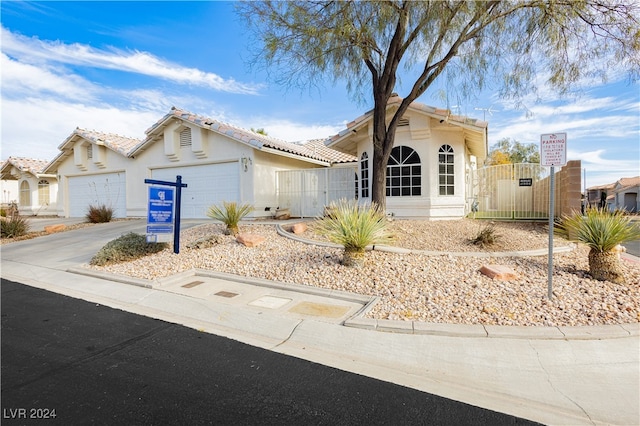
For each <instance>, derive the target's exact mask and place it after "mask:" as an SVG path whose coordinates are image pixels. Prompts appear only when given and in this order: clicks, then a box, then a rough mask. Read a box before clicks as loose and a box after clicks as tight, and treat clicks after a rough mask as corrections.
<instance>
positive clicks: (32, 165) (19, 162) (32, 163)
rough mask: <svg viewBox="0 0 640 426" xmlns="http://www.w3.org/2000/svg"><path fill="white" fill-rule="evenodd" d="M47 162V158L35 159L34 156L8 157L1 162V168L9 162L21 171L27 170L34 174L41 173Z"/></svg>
mask: <svg viewBox="0 0 640 426" xmlns="http://www.w3.org/2000/svg"><path fill="white" fill-rule="evenodd" d="M48 163H49V162H48V161H47V160H37V159H34V158H25V157H9V158H8V159H7V160H6V161H4V162H3V163H2V169H4V168H5V167H8V165H9V164H10V165H12V166H13V167H15V168H16V169H18V170H20V171H22V172H29V173H31V174H32V175H34V176H35V175H37V174H40V173H42V171H43V170H44V168H45V167H46V166H47V164H48Z"/></svg>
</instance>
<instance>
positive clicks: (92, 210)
mask: <svg viewBox="0 0 640 426" xmlns="http://www.w3.org/2000/svg"><path fill="white" fill-rule="evenodd" d="M85 217H86V219H87V222H90V223H106V222H111V219H112V218H113V208H111V207H107V206H106V205H104V204H102V205H99V206H89V209H88V210H87V214H86V216H85Z"/></svg>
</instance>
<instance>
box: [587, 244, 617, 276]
mask: <svg viewBox="0 0 640 426" xmlns="http://www.w3.org/2000/svg"><path fill="white" fill-rule="evenodd" d="M619 256H620V255H619V254H618V253H617V252H615V251H604V252H602V251H598V250H594V249H591V250H590V251H589V273H590V274H591V276H592V277H593V278H594V279H596V280H599V281H611V282H613V283H618V284H621V283H624V276H623V272H622V264H621V263H620V257H619Z"/></svg>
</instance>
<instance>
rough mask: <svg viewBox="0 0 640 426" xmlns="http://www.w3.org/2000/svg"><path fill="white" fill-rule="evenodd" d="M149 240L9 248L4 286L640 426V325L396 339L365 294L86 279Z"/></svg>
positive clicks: (81, 240) (93, 236) (438, 329)
mask: <svg viewBox="0 0 640 426" xmlns="http://www.w3.org/2000/svg"><path fill="white" fill-rule="evenodd" d="M195 224H197V223H196V222H194V223H192V224H190V225H189V226H191V225H195ZM144 229H145V223H144V221H143V220H140V221H121V222H114V223H110V224H102V225H96V226H92V227H89V228H83V229H78V230H74V231H68V232H64V233H60V234H52V235H48V236H44V237H40V238H37V239H33V240H26V241H21V242H16V243H12V244H8V245H3V246H1V247H0V250H1V254H2V271H1V275H2V277H3V278H5V279H8V280H13V281H18V282H22V283H25V284H28V285H32V286H35V287H39V288H43V289H46V290H50V291H54V292H56V293H61V294H65V295H68V296H72V297H77V298H81V299H84V300H88V301H91V302H94V303H99V304H102V305H106V306H111V307H113V308H116V309H122V310H126V311H129V312H133V313H137V314H141V315H146V316H149V317H153V318H158V319H162V320H165V321H169V322H172V323H178V324H183V325H186V326H188V327H192V328H195V329H199V330H202V331H205V332H210V333H215V334H218V335H222V336H226V337H229V338H232V339H235V340H239V341H242V342H245V343H248V344H252V345H256V346H259V347H262V348H267V349H270V350H273V351H276V352H280V353H283V354H288V355H292V356H296V357H299V358H303V359H307V360H310V361H313V362H318V363H321V364H325V365H329V366H332V367H336V368H340V369H343V370H347V371H351V372H355V373H359V374H363V375H366V376H370V377H374V378H377V379H381V380H386V381H389V382H393V383H397V384H400V385H403V386H408V387H412V388H415V389H419V390H422V391H425V392H429V393H433V394H437V395H440V396H444V397H447V398H451V399H455V400H458V401H462V402H466V403H469V404H472V405H476V406H480V407H484V408H487V409H491V410H495V411H500V412H504V413H508V414H512V415H515V416H519V417H523V418H527V419H530V420H535V421H538V422H542V423H545V424H571V425H576V424H619V425H634V424H639V419H640V412H639V407H638V401H639V400H640V395H639V393H640V350H639V349H638V348H639V347H640V327H639V325H638V324H633V325H626V326H612V327H575V328H571V327H569V328H567V327H561V328H554V327H551V328H544V327H534V328H531V327H488V326H485V327H482V326H480V327H482V329H483V330H484V332H482V333H480V334H476V332H477V331H478V329H477V328H476V329H473V330H469V329H468V327H469V326H461V325H457V326H456V325H431V326H430V327H429V326H425V329H424V330H421V332H423V333H424V334H407V333H393V332H385V331H382V330H385V328H384V327H380V326H379V325H378V326H377V328H367V327H364V328H359V327H358V323H359V322H361V321H363V319H362V318H361V316H360V315H359V314H361V313H362V312H363V310H365V309H366V306H367V305H368V303H370V302H371V299H370V298H368V297H363V296H360V295H352V294H346V293H343V292H330V291H324V290H323V291H320V290H321V289H311V288H309V287H305V286H296V285H291V284H281V283H272V282H266V281H262V280H251V279H242V278H238V277H234V276H225V275H223V274H215V273H212V272H210V271H192V272H188V273H184V274H180V275H177V276H174V277H171V278H169V279H165V280H160V281H157V282H147V281H143V280H137V281H136V280H131V279H128V278H125V277H116V276H106V275H100V274H97V275H96V274H93V273H89V274H88V272H87V271H86V270H85V269H83V268H82V264H84V263H87V262H88V261H89V260H90V258H91V256H92V255H93V254H95V252H96V251H97V250H98V249H99V248H100V247H102V246H103V245H104V244H105V243H106V242H108V241H110V240H112V239H114V238H116V237H117V236H119V235H122V234H123V233H126V232H142V233H143V232H144ZM159 267H161V265H159ZM79 272H82V274H80V273H79ZM132 284H134V285H132ZM345 323H347V324H351V325H352V326H351V327H347V326H345V325H344V324H345ZM392 325H393V324H392ZM549 329H556V330H552V331H551V333H552V335H549V332H550V330H549ZM386 330H389V331H401V328H396V327H388V328H386ZM558 330H560V331H561V333H562V335H561V336H560V337H559V336H558V335H557V332H558ZM412 332H415V330H412Z"/></svg>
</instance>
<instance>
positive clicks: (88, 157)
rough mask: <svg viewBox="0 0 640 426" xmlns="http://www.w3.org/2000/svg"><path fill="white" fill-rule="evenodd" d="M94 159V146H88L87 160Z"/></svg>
mask: <svg viewBox="0 0 640 426" xmlns="http://www.w3.org/2000/svg"><path fill="white" fill-rule="evenodd" d="M91 159H93V145H92V144H89V145H87V160H91Z"/></svg>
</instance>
